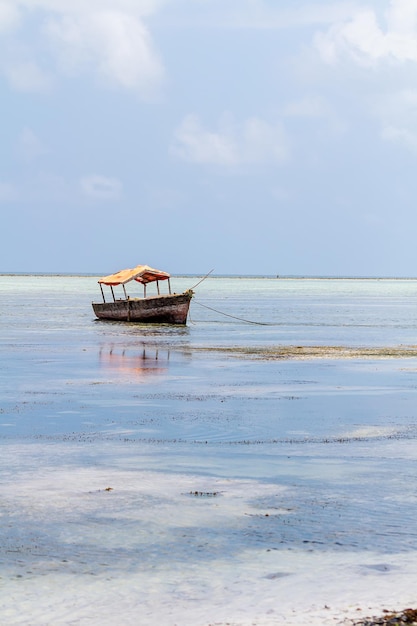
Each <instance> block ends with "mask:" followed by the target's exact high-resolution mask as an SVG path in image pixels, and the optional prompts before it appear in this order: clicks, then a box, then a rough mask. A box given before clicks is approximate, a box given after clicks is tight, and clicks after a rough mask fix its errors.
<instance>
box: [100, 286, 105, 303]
mask: <svg viewBox="0 0 417 626" xmlns="http://www.w3.org/2000/svg"><path fill="white" fill-rule="evenodd" d="M99 285H100V289H101V295H102V296H103V302H106V298H105V297H104V291H103V287H102V285H101V283H99Z"/></svg>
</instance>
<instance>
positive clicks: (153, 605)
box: [0, 276, 417, 626]
mask: <svg viewBox="0 0 417 626" xmlns="http://www.w3.org/2000/svg"><path fill="white" fill-rule="evenodd" d="M197 280H198V278H194V277H184V278H178V279H177V280H174V279H173V281H172V282H173V287H174V288H175V289H176V290H177V291H181V290H183V289H185V288H189V287H191V286H192V285H193V284H194V283H195V282H197ZM96 281H97V279H96V278H94V277H68V276H67V277H59V276H0V296H1V311H0V314H1V328H0V338H1V343H2V359H1V362H0V368H1V374H2V376H1V383H0V384H1V400H0V445H1V451H2V456H1V467H2V469H1V493H2V497H1V504H0V514H1V520H2V535H3V537H2V542H1V546H0V563H1V571H0V577H1V578H0V586H1V588H2V592H1V596H2V604H1V605H0V606H1V609H0V615H1V616H2V618H1V620H0V623H2V624H6V625H14V624H25V625H31V626H32V625H45V624H81V623H82V624H84V623H85V624H87V623H88V624H97V625H98V624H100V625H101V624H108V625H111V624H116V623H117V624H118V623H122V622H123V623H124V624H144V625H146V624H155V623H158V624H163V625H166V626H174V624H181V625H190V626H195V625H201V626H208V625H209V624H225V623H230V624H245V625H246V624H254V623H255V624H259V625H262V624H265V625H266V624H282V623H284V620H285V623H286V624H312V623H317V624H325V623H333V624H334V623H341V620H342V619H343V618H345V617H352V616H355V617H358V615H359V617H360V616H361V615H365V614H366V613H367V611H368V612H369V611H372V610H378V609H379V610H382V608H383V607H385V606H387V607H388V608H390V609H394V608H404V606H406V605H410V604H413V603H414V605H415V604H416V603H417V598H416V596H415V585H416V582H417V564H416V558H415V557H416V554H415V552H416V548H417V531H416V526H415V518H416V514H417V493H416V490H415V485H416V478H417V465H416V456H417V452H416V445H415V444H416V435H417V421H416V389H417V377H416V375H417V359H416V358H395V359H393V358H391V359H386V358H384V359H382V358H380V359H379V358H373V359H369V358H368V359H365V358H362V359H355V358H353V359H352V358H349V359H345V358H320V359H303V360H300V359H284V358H278V359H267V358H252V357H251V356H250V355H249V356H245V355H242V354H235V353H234V352H233V349H235V348H239V349H240V348H247V347H261V348H262V347H268V348H270V347H271V346H288V345H297V346H313V345H320V346H335V345H336V346H347V347H351V348H353V347H357V346H362V347H364V346H365V347H378V348H386V347H387V346H388V347H391V348H392V347H399V346H408V345H414V344H415V343H416V339H415V338H416V326H417V323H416V316H415V311H416V306H415V305H416V294H417V281H414V280H352V279H350V280H347V279H345V280H335V279H332V280H312V279H310V280H308V279H305V280H300V279H284V280H277V279H271V278H269V279H268V278H264V279H255V278H209V279H207V280H206V281H204V282H203V283H202V284H201V285H200V286H199V287H198V288H197V294H196V297H195V300H194V301H193V302H192V307H191V319H190V322H189V324H188V325H187V327H185V328H177V327H169V326H152V327H149V326H141V325H134V324H117V323H106V322H98V321H96V320H94V315H93V312H92V309H91V299H93V298H96V297H97V296H98V294H97V291H99V290H98V289H97V283H96ZM174 283H175V284H174ZM203 305H204V306H203ZM207 307H209V308H207ZM242 320H249V321H251V322H257V323H256V324H255V323H248V322H247V321H242ZM212 348H218V351H212V350H211V349H212ZM209 349H210V350H209ZM326 607H328V608H326ZM357 609H361V611H358V610H357Z"/></svg>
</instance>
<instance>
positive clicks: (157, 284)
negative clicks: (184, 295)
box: [156, 280, 161, 296]
mask: <svg viewBox="0 0 417 626" xmlns="http://www.w3.org/2000/svg"><path fill="white" fill-rule="evenodd" d="M156 289H157V291H158V296H160V295H161V294H160V292H159V280H157V281H156Z"/></svg>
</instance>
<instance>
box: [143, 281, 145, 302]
mask: <svg viewBox="0 0 417 626" xmlns="http://www.w3.org/2000/svg"><path fill="white" fill-rule="evenodd" d="M143 297H144V298H146V283H143Z"/></svg>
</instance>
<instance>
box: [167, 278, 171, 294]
mask: <svg viewBox="0 0 417 626" xmlns="http://www.w3.org/2000/svg"><path fill="white" fill-rule="evenodd" d="M168 290H169V295H171V281H170V279H169V278H168Z"/></svg>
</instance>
